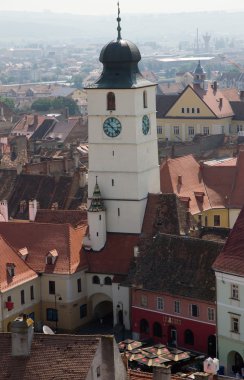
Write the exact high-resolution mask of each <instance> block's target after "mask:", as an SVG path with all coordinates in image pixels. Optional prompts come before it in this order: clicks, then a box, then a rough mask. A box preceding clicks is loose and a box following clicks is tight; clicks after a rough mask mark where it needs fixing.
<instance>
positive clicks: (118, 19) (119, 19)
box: [117, 1, 122, 41]
mask: <svg viewBox="0 0 244 380" xmlns="http://www.w3.org/2000/svg"><path fill="white" fill-rule="evenodd" d="M117 6H118V17H117V21H118V26H117V31H118V37H117V41H120V40H121V39H122V37H121V27H120V21H121V18H120V17H119V15H120V7H119V1H118V2H117Z"/></svg>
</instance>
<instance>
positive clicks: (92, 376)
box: [86, 342, 102, 380]
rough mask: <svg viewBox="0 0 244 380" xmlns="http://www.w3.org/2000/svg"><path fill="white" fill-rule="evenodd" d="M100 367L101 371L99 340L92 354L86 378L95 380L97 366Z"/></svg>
mask: <svg viewBox="0 0 244 380" xmlns="http://www.w3.org/2000/svg"><path fill="white" fill-rule="evenodd" d="M98 367H100V369H101V372H102V351H101V342H100V343H99V345H98V348H97V351H96V353H95V355H94V358H93V361H92V365H91V367H90V369H89V372H88V374H87V377H86V380H97V379H98V377H97V368H98Z"/></svg>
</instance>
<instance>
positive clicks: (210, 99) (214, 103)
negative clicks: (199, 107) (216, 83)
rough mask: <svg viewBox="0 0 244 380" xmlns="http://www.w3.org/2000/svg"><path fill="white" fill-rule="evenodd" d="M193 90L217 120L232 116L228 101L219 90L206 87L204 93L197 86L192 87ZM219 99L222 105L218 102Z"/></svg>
mask: <svg viewBox="0 0 244 380" xmlns="http://www.w3.org/2000/svg"><path fill="white" fill-rule="evenodd" d="M193 90H194V91H195V93H196V94H197V95H198V96H199V97H200V98H201V99H202V100H203V101H204V103H205V104H206V105H207V106H208V108H209V109H210V110H211V111H212V112H213V113H214V115H215V116H216V117H217V118H223V117H229V116H233V115H234V113H233V111H232V108H231V106H230V103H229V101H228V99H227V98H226V97H225V96H224V94H223V93H222V92H221V91H220V90H219V89H217V90H216V91H215V90H214V89H213V88H212V87H211V86H210V85H208V89H207V91H205V90H203V89H202V88H201V87H200V86H199V85H193ZM220 99H222V103H221V102H220Z"/></svg>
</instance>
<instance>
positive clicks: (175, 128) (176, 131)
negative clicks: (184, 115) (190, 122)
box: [173, 126, 180, 135]
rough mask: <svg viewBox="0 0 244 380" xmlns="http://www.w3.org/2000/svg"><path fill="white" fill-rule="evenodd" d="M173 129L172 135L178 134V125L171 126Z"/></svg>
mask: <svg viewBox="0 0 244 380" xmlns="http://www.w3.org/2000/svg"><path fill="white" fill-rule="evenodd" d="M173 131H174V135H179V134H180V128H179V127H178V126H175V127H174V128H173Z"/></svg>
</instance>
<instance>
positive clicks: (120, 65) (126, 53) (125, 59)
mask: <svg viewBox="0 0 244 380" xmlns="http://www.w3.org/2000/svg"><path fill="white" fill-rule="evenodd" d="M117 22H118V26H117V31H118V35H117V39H116V40H113V41H111V42H109V43H108V44H106V45H105V46H104V47H103V48H102V50H101V53H100V57H99V60H100V62H101V63H102V64H103V71H102V74H101V76H100V77H99V78H98V80H97V81H96V82H95V83H93V84H92V85H91V86H89V87H88V88H90V87H92V88H104V89H116V88H118V89H120V88H136V87H143V86H148V85H150V84H151V85H152V83H151V82H149V81H148V80H146V79H145V78H144V77H143V76H142V74H141V73H140V70H139V68H138V62H139V61H140V60H141V54H140V51H139V49H138V47H137V46H136V45H135V44H134V43H133V42H131V41H128V40H125V39H123V38H122V37H121V26H120V22H121V18H120V8H119V3H118V17H117Z"/></svg>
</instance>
